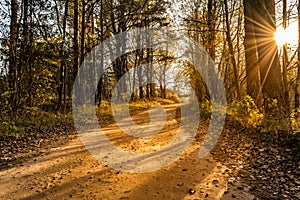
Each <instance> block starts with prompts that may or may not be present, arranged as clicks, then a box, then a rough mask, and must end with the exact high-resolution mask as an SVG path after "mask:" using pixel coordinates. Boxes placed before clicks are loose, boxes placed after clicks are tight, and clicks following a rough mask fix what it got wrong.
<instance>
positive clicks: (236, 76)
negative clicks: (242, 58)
mask: <svg viewBox="0 0 300 200" xmlns="http://www.w3.org/2000/svg"><path fill="white" fill-rule="evenodd" d="M224 4H225V20H226V40H227V43H228V47H229V56H230V61H231V64H232V67H233V73H234V81H235V87H236V92H237V98H238V99H241V90H240V80H239V72H238V69H237V65H236V60H235V54H234V48H233V44H232V39H231V29H230V23H229V12H228V4H227V0H224Z"/></svg>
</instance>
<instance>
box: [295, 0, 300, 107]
mask: <svg viewBox="0 0 300 200" xmlns="http://www.w3.org/2000/svg"><path fill="white" fill-rule="evenodd" d="M297 51H298V52H297V53H298V62H297V77H296V86H295V106H294V107H295V109H299V107H300V1H298V50H297Z"/></svg>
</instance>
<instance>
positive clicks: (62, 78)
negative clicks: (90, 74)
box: [58, 0, 69, 112]
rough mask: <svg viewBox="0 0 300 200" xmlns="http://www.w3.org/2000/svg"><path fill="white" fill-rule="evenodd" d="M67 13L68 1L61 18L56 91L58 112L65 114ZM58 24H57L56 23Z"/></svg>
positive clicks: (67, 0)
mask: <svg viewBox="0 0 300 200" xmlns="http://www.w3.org/2000/svg"><path fill="white" fill-rule="evenodd" d="M68 11H69V0H66V2H65V13H64V17H63V29H62V44H61V47H60V55H61V57H62V61H61V63H60V76H59V78H60V79H59V91H58V93H59V94H58V103H59V107H60V110H61V111H63V112H66V92H67V89H66V88H67V82H66V76H67V63H66V58H65V41H66V26H67V17H68ZM58 23H59V22H58Z"/></svg>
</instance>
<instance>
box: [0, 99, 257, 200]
mask: <svg viewBox="0 0 300 200" xmlns="http://www.w3.org/2000/svg"><path fill="white" fill-rule="evenodd" d="M164 107H165V109H166V110H167V120H168V122H167V123H166V125H165V126H164V128H163V130H162V131H161V132H160V133H159V134H157V135H155V136H153V137H152V138H151V140H149V141H142V140H140V139H136V138H133V137H130V136H127V135H125V134H124V133H123V132H122V131H121V130H119V131H116V130H118V127H117V126H116V125H115V124H112V125H110V126H109V127H106V128H105V133H106V135H107V136H108V137H109V138H110V139H111V141H112V143H114V144H116V145H118V146H119V147H121V148H124V149H125V150H130V151H134V152H138V151H143V149H146V150H145V151H153V150H155V149H157V148H161V147H163V146H164V145H165V144H166V143H168V142H169V141H171V140H172V138H173V137H174V134H176V131H175V129H176V128H178V123H177V121H176V120H175V110H176V105H171V106H164ZM133 119H135V120H136V122H137V123H138V124H143V123H145V122H146V123H147V121H149V115H148V114H147V112H143V113H139V114H138V115H135V116H133ZM204 135H205V130H200V131H199V133H198V135H197V137H196V139H195V140H194V142H193V144H192V145H191V146H190V148H189V149H188V150H187V151H186V153H185V154H184V155H182V156H181V157H180V158H179V159H177V160H176V161H175V162H173V163H172V164H170V165H169V166H168V167H165V168H163V169H160V170H158V171H154V172H150V173H143V174H132V173H127V172H122V171H119V170H115V169H112V168H110V167H108V166H106V165H104V164H102V163H100V162H99V161H98V160H96V159H95V158H94V157H93V156H92V155H91V154H90V153H89V152H88V151H87V150H86V149H85V147H84V146H83V144H82V142H81V140H80V138H79V137H78V138H76V139H75V140H72V141H70V142H69V144H67V145H64V146H62V147H59V148H54V149H52V150H51V152H49V153H47V154H44V155H42V156H39V157H37V158H35V159H33V160H31V161H29V162H27V163H24V164H23V165H22V166H18V167H14V168H12V169H9V170H5V171H1V172H0V199H133V200H135V199H136V200H140V199H149V200H150V199H174V200H175V199H176V200H177V199H232V192H235V191H229V193H228V192H225V191H226V190H227V187H228V181H229V179H230V177H229V175H228V173H227V171H228V170H227V168H226V167H225V166H223V165H221V164H220V163H217V162H215V161H214V158H213V156H212V155H208V156H207V157H206V158H204V159H199V158H198V152H199V148H200V145H201V141H202V139H203V136H204ZM190 189H193V190H195V191H196V192H195V193H194V194H190V193H189V190H190ZM224 192H225V193H226V194H224ZM234 196H235V197H236V198H239V197H240V198H242V199H244V200H246V199H253V198H254V197H253V196H252V195H250V194H247V193H243V192H235V193H234Z"/></svg>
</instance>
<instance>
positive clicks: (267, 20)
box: [246, 0, 287, 114]
mask: <svg viewBox="0 0 300 200" xmlns="http://www.w3.org/2000/svg"><path fill="white" fill-rule="evenodd" d="M251 6H253V9H252V12H253V13H252V18H251V20H252V21H253V26H254V32H255V39H256V47H257V55H258V65H259V67H260V77H261V85H262V93H263V95H264V100H265V110H266V112H273V110H272V109H271V108H270V107H269V105H270V103H271V101H273V100H277V102H278V107H279V112H280V113H281V114H282V113H286V112H287V102H285V99H284V94H283V81H282V74H281V68H280V63H279V57H278V49H277V44H276V42H275V39H274V33H275V31H276V16H275V2H274V0H253V1H252V3H251ZM246 34H247V32H246Z"/></svg>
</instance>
